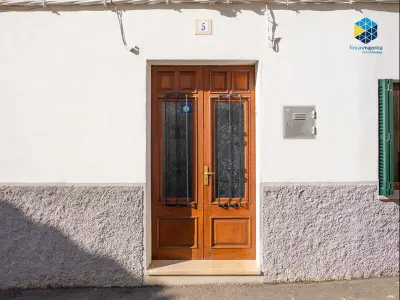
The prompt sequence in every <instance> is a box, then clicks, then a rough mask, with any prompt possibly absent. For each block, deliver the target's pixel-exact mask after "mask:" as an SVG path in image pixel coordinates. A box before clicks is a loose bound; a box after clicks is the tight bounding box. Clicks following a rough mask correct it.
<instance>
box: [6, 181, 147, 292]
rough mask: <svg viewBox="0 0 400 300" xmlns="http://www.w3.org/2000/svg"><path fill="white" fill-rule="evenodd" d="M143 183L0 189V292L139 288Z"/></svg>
mask: <svg viewBox="0 0 400 300" xmlns="http://www.w3.org/2000/svg"><path fill="white" fill-rule="evenodd" d="M143 198H144V197H143V186H4V185H3V186H0V289H4V288H12V287H21V288H26V287H46V286H68V287H71V286H135V285H141V284H142V276H143V230H144V229H143V200H144V199H143Z"/></svg>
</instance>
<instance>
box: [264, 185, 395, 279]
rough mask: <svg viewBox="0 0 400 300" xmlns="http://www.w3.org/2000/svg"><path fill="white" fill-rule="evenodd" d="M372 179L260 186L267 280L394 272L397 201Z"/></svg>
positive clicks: (391, 274)
mask: <svg viewBox="0 0 400 300" xmlns="http://www.w3.org/2000/svg"><path fill="white" fill-rule="evenodd" d="M376 189H377V188H376V185H374V184H351V185H347V184H336V185H335V184H279V185H278V184H273V185H267V184H264V185H263V200H262V201H263V203H262V209H263V212H262V218H263V219H262V224H263V225H262V236H263V254H262V255H263V272H264V276H265V277H264V278H265V281H267V282H285V281H319V280H334V279H350V278H360V277H377V276H394V275H397V274H399V202H398V201H397V202H381V201H379V200H376V198H375V193H376Z"/></svg>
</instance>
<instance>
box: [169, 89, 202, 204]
mask: <svg viewBox="0 0 400 300" xmlns="http://www.w3.org/2000/svg"><path fill="white" fill-rule="evenodd" d="M193 100H194V97H190V96H188V95H187V94H180V93H172V94H165V95H164V99H163V137H162V138H163V146H162V147H163V153H162V166H163V198H164V199H165V205H167V206H175V207H188V206H190V201H191V199H192V198H193V180H192V177H193V176H192V174H193V172H192V170H193V109H194V105H193Z"/></svg>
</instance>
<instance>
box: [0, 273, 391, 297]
mask: <svg viewBox="0 0 400 300" xmlns="http://www.w3.org/2000/svg"><path fill="white" fill-rule="evenodd" d="M0 299H1V300H71V299H73V300H142V299H143V300H147V299H155V300H173V299H190V300H196V299H207V300H209V299H218V300H223V299H230V300H235V299H238V300H239V299H240V300H244V299H252V300H253V299H267V300H268V299H271V300H314V299H315V300H319V299H321V300H330V299H332V300H380V299H382V300H398V299H399V278H398V277H396V278H375V279H364V280H351V281H330V282H319V283H307V284H251V285H250V284H235V285H228V284H225V285H219V284H218V285H217V284H215V285H214V284H210V285H191V286H172V287H161V286H151V287H138V288H85V289H47V290H9V291H2V292H1V291H0Z"/></svg>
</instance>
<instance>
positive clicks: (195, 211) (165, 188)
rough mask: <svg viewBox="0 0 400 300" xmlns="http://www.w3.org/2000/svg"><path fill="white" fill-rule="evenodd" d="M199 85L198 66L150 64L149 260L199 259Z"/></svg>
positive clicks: (200, 245)
mask: <svg viewBox="0 0 400 300" xmlns="http://www.w3.org/2000/svg"><path fill="white" fill-rule="evenodd" d="M201 84H202V68H201V67H153V68H152V103H151V112H152V122H151V132H152V136H151V139H152V146H151V147H152V158H151V164H152V166H151V168H152V173H151V174H152V175H151V177H152V180H151V198H152V208H151V210H152V258H153V259H202V258H203V246H202V245H203V235H202V228H203V210H202V207H203V200H202V196H201V195H202V190H201V189H199V188H198V187H199V182H198V181H199V180H200V187H201V184H202V182H201V179H202V177H201V176H202V173H200V177H199V174H198V172H199V171H198V165H199V164H202V161H203V159H202V150H201V148H199V147H198V145H199V143H200V141H201V139H202V132H201V131H199V128H202V123H203V115H202V109H199V99H203V91H202V86H201ZM201 101H202V100H201ZM201 101H200V102H201Z"/></svg>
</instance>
